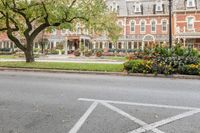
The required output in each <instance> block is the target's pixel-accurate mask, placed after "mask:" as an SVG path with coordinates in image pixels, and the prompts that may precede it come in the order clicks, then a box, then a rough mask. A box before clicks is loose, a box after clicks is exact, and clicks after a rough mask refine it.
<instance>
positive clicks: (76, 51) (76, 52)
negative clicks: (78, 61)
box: [74, 49, 81, 57]
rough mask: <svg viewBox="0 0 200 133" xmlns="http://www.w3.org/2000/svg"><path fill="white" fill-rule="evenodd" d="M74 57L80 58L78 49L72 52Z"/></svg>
mask: <svg viewBox="0 0 200 133" xmlns="http://www.w3.org/2000/svg"><path fill="white" fill-rule="evenodd" d="M74 55H75V56H77V57H78V56H80V55H81V52H80V50H79V49H78V50H75V51H74Z"/></svg>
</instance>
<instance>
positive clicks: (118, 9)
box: [117, 6, 120, 14]
mask: <svg viewBox="0 0 200 133" xmlns="http://www.w3.org/2000/svg"><path fill="white" fill-rule="evenodd" d="M119 11H120V7H119V6H117V13H118V14H119Z"/></svg>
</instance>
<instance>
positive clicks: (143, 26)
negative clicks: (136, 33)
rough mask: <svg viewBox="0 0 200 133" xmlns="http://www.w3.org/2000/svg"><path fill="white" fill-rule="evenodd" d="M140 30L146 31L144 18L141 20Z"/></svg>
mask: <svg viewBox="0 0 200 133" xmlns="http://www.w3.org/2000/svg"><path fill="white" fill-rule="evenodd" d="M140 31H141V32H145V31H146V22H145V21H144V20H142V21H141V22H140Z"/></svg>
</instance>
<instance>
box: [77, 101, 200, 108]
mask: <svg viewBox="0 0 200 133" xmlns="http://www.w3.org/2000/svg"><path fill="white" fill-rule="evenodd" d="M78 100H80V101H88V102H95V101H96V102H106V103H113V104H124V105H134V106H144V107H157V108H171V109H181V110H200V108H194V107H184V106H170V105H160V104H146V103H132V102H120V101H110V100H98V99H87V98H79V99H78Z"/></svg>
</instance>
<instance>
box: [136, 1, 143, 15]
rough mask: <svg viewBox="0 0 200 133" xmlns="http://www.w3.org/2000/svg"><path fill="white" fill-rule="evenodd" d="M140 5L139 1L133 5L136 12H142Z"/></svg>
mask: <svg viewBox="0 0 200 133" xmlns="http://www.w3.org/2000/svg"><path fill="white" fill-rule="evenodd" d="M141 6H142V5H141V4H140V3H136V5H135V12H136V13H140V12H142V10H141Z"/></svg>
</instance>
